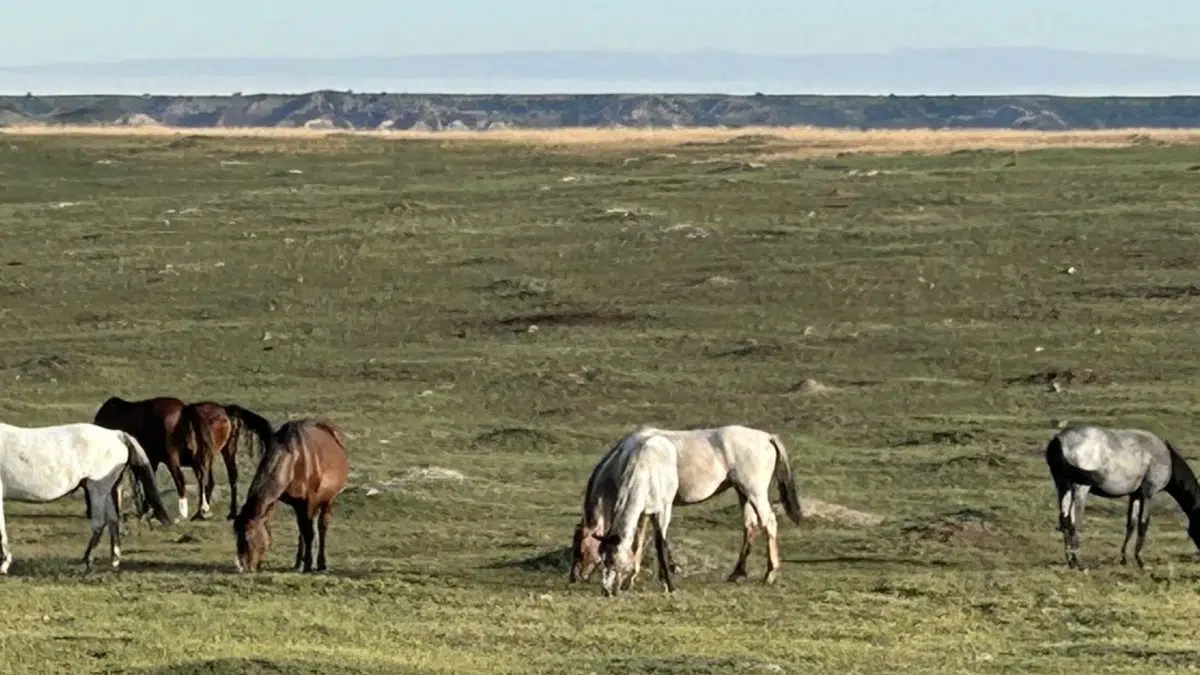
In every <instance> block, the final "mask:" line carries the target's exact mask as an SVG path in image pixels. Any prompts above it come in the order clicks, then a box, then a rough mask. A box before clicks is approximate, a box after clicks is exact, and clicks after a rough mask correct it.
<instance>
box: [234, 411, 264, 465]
mask: <svg viewBox="0 0 1200 675" xmlns="http://www.w3.org/2000/svg"><path fill="white" fill-rule="evenodd" d="M225 415H226V416H228V417H229V421H230V422H233V427H234V434H235V437H236V440H240V439H241V434H242V430H243V429H249V430H250V433H252V434H254V437H255V438H256V439H258V457H259V458H260V459H261V458H262V456H263V455H264V454H265V453H266V451H267V448H268V447H269V446H270V445H271V436H272V435H274V433H275V428H274V427H272V426H271V422H270V421H269V420H268V419H267V418H265V417H263V416H262V415H259V414H258V413H256V412H253V411H251V410H247V409H245V408H243V407H242V406H240V405H227V406H225Z"/></svg>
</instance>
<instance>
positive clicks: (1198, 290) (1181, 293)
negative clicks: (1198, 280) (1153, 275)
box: [1075, 284, 1200, 300]
mask: <svg viewBox="0 0 1200 675" xmlns="http://www.w3.org/2000/svg"><path fill="white" fill-rule="evenodd" d="M1075 297H1077V298H1095V299H1103V300H1176V299H1179V298H1200V284H1174V285H1153V286H1151V285H1146V286H1136V285H1135V286H1126V287H1123V288H1113V287H1111V286H1106V287H1101V288H1088V289H1084V290H1082V291H1076V293H1075Z"/></svg>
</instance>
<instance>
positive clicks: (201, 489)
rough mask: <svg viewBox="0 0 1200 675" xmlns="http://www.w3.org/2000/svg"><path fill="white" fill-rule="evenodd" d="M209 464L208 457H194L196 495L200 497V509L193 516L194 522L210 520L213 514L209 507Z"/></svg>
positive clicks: (193, 469)
mask: <svg viewBox="0 0 1200 675" xmlns="http://www.w3.org/2000/svg"><path fill="white" fill-rule="evenodd" d="M209 462H210V459H209V458H208V457H201V456H199V455H196V456H193V457H192V472H193V473H195V474H196V493H197V494H198V495H199V497H200V507H199V508H198V509H196V515H194V516H192V520H208V517H209V515H211V514H212V508H211V507H210V506H209V505H208V494H207V490H208V487H209V484H210V483H209V476H208V474H209V470H208V469H209V466H208V465H209Z"/></svg>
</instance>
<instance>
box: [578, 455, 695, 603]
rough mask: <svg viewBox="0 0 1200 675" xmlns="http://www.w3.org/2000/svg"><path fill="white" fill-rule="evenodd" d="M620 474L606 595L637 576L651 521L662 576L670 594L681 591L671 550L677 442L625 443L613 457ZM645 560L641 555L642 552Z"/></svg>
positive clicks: (607, 541)
mask: <svg viewBox="0 0 1200 675" xmlns="http://www.w3.org/2000/svg"><path fill="white" fill-rule="evenodd" d="M612 465H613V467H614V469H615V470H616V473H617V476H618V478H617V493H616V499H615V503H614V505H613V511H612V521H611V522H612V525H611V526H610V527H609V528H608V531H607V532H606V533H605V534H604V535H603V536H601V535H600V534H598V533H593V534H592V537H594V538H595V539H596V540H597V541H599V542H600V558H601V560H602V561H603V564H604V576H603V585H604V594H605V595H606V596H614V595H616V594H617V593H618V592H620V590H621V587H622V586H623V585H624V583H625V582H626V581H627V580H629V579H630V578H631V577H632V575H633V573H634V555H635V554H634V551H633V547H634V544H635V543H637V542H636V541H635V540H636V539H638V533H639V531H642V530H644V527H645V521H646V520H649V521H650V522H651V523H652V524H653V525H654V543H655V547H656V548H657V550H658V576H659V578H660V579H662V581H663V583H664V584H666V587H667V592H668V593H671V592H673V591H674V590H675V587H674V585H673V584H672V583H671V570H670V565H669V563H668V561H669V560H670V557H669V554H668V552H667V528H668V527H669V526H670V525H671V505H672V502H674V501H675V493H676V491H677V490H678V489H679V475H678V474H677V473H676V469H675V465H676V450H675V444H674V443H672V442H671V441H670V440H669V439H667V438H666V437H665V436H662V435H659V434H654V433H647V434H639V435H638V436H637V437H636V438H634V439H632V440H631V441H630V442H628V443H623V444H621V448H620V450H618V451H617V454H616V455H615V456H614V457H613V458H612ZM638 555H639V556H640V551H639V552H638Z"/></svg>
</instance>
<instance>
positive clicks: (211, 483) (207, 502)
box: [200, 459, 217, 518]
mask: <svg viewBox="0 0 1200 675" xmlns="http://www.w3.org/2000/svg"><path fill="white" fill-rule="evenodd" d="M213 464H215V462H213V461H212V460H211V459H210V460H209V461H208V468H207V469H205V470H204V473H205V474H207V475H208V483H207V485H205V487H204V501H203V502H202V503H201V504H200V508H201V509H203V510H204V517H205V518H207V517H209V516H211V515H212V500H213V490H214V489H216V487H217V481H216V479H215V478H214V477H213V474H214V473H215V472H214V471H213Z"/></svg>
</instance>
